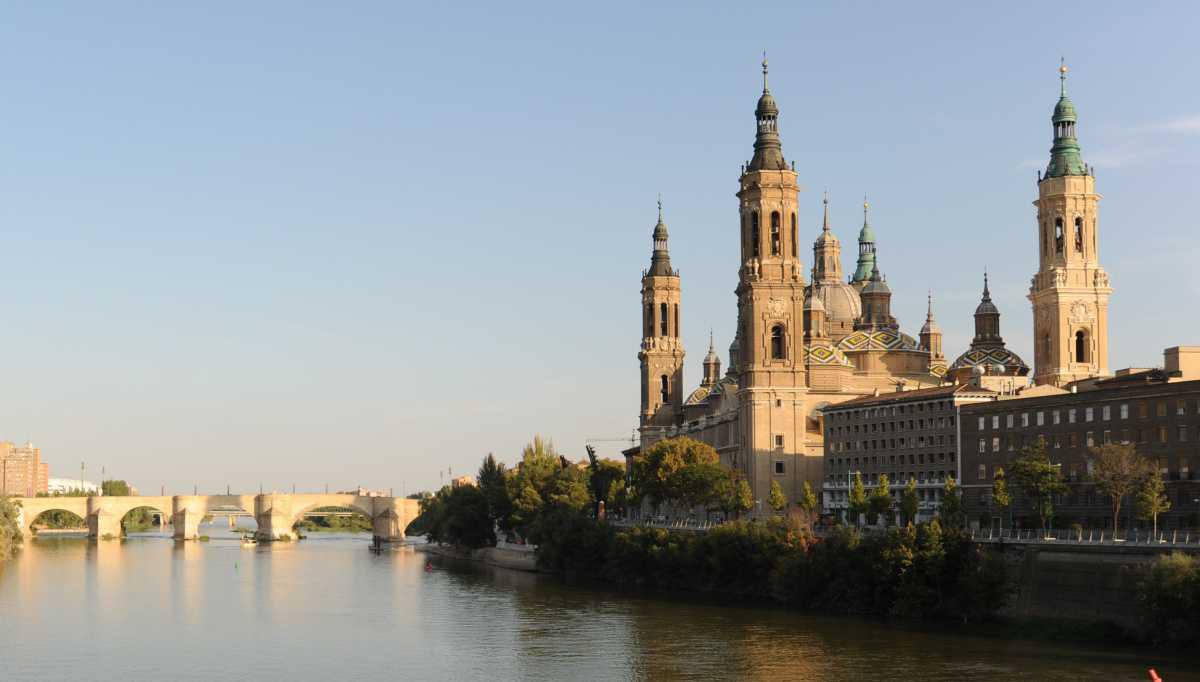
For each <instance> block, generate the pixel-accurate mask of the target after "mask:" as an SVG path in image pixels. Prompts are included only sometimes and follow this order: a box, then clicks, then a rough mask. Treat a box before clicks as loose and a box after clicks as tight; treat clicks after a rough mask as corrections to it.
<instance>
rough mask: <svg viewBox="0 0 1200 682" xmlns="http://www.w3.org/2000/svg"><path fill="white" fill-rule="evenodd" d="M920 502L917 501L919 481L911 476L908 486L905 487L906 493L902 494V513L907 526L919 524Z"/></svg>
mask: <svg viewBox="0 0 1200 682" xmlns="http://www.w3.org/2000/svg"><path fill="white" fill-rule="evenodd" d="M918 507H919V502H918V500H917V479H915V478H912V477H911V476H910V477H909V479H908V485H905V486H904V492H902V493H900V513H901V514H902V515H903V516H904V523H905V525H909V524H915V523H916V522H917V508H918Z"/></svg>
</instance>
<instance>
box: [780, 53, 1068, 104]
mask: <svg viewBox="0 0 1200 682" xmlns="http://www.w3.org/2000/svg"><path fill="white" fill-rule="evenodd" d="M764 63H765V62H764ZM1058 80H1059V83H1060V85H1061V90H1060V92H1059V95H1058V96H1059V97H1066V96H1067V58H1066V57H1059V58H1058Z"/></svg>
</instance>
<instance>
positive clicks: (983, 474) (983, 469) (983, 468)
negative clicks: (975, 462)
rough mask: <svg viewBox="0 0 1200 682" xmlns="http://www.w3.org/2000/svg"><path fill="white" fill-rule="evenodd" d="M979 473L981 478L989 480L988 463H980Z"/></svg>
mask: <svg viewBox="0 0 1200 682" xmlns="http://www.w3.org/2000/svg"><path fill="white" fill-rule="evenodd" d="M978 473H979V480H981V481H986V480H987V465H986V464H980V465H979V472H978Z"/></svg>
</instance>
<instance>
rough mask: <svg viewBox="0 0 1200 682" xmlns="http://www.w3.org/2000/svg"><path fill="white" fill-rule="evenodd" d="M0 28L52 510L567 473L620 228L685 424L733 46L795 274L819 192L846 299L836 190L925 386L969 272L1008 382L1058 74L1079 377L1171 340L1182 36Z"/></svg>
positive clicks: (609, 355) (8, 194) (564, 18)
mask: <svg viewBox="0 0 1200 682" xmlns="http://www.w3.org/2000/svg"><path fill="white" fill-rule="evenodd" d="M4 19H5V20H4V21H3V22H0V57H3V59H2V60H0V63H2V64H3V65H4V66H3V67H0V69H2V73H3V85H4V96H3V99H4V106H3V108H0V145H2V149H3V153H4V156H5V159H6V161H7V163H6V164H5V165H4V169H3V171H0V172H2V173H3V177H2V179H0V218H2V220H3V224H4V227H5V229H4V230H3V233H2V234H3V243H2V245H0V246H2V248H3V249H4V250H5V253H6V255H7V263H8V268H7V275H8V277H7V282H6V284H7V286H6V287H5V290H4V294H3V297H2V298H0V305H3V307H4V310H5V315H6V317H7V320H8V323H9V328H10V332H9V333H8V334H7V349H8V352H7V354H6V355H7V357H8V360H9V362H8V365H7V369H8V378H9V390H8V391H6V394H5V396H4V398H3V402H2V405H3V419H2V420H0V439H5V440H12V441H15V442H24V441H27V440H28V441H33V442H34V443H35V444H37V445H38V446H40V447H41V448H42V452H43V457H44V459H45V460H46V461H48V462H49V463H50V474H51V476H54V477H62V478H71V477H72V476H74V475H78V472H79V463H80V462H81V461H86V462H87V468H88V477H89V478H91V479H93V480H95V479H98V478H99V475H98V474H99V471H100V467H101V466H104V467H105V469H106V471H107V472H108V474H109V476H110V477H116V478H124V479H127V480H129V481H130V482H131V483H133V484H134V485H136V486H138V487H140V488H141V489H142V490H143V491H155V492H157V490H158V488H159V486H160V485H162V486H165V487H166V488H167V490H168V492H172V491H173V492H183V491H190V490H191V489H192V487H193V485H197V486H199V488H200V489H201V490H202V491H205V490H209V491H215V490H224V489H225V487H226V485H227V484H228V485H230V486H231V487H232V488H234V489H238V490H243V491H253V490H257V489H258V487H259V485H260V484H262V485H263V486H265V488H267V489H279V490H286V489H290V488H291V486H292V485H293V484H295V485H296V486H297V487H298V488H299V489H308V490H316V489H321V488H322V487H323V486H324V485H325V484H328V485H329V486H330V488H331V489H339V488H345V487H350V486H354V485H359V484H361V485H364V486H368V487H375V488H388V487H393V488H394V489H395V490H396V491H397V492H400V490H401V488H402V487H403V488H404V489H405V490H406V491H407V492H412V491H414V490H417V489H422V488H431V487H433V486H435V485H437V484H438V483H439V472H448V470H450V469H452V470H453V473H454V475H459V474H463V473H474V472H475V470H476V469H477V467H478V464H479V460H480V458H481V457H483V456H484V455H485V454H487V453H488V452H494V453H495V454H496V455H497V457H498V458H500V459H502V460H505V461H508V462H512V461H514V460H515V459H516V458H517V457H518V455H519V452H520V448H521V446H522V445H523V444H524V443H526V442H527V441H529V440H530V439H531V438H532V437H533V435H534V434H537V433H540V434H542V435H544V436H546V437H548V438H551V439H553V440H554V442H555V443H556V445H557V446H558V447H559V449H560V450H561V451H563V453H564V454H567V455H569V456H570V457H572V458H574V459H579V458H581V457H583V456H584V450H583V446H584V440H585V439H586V438H604V439H619V438H625V437H628V436H629V434H630V433H631V432H632V430H633V429H634V427H635V426H636V423H637V411H638V395H637V390H638V371H637V359H636V353H637V348H638V344H639V341H640V314H639V307H640V306H639V294H638V291H639V277H640V274H641V270H642V269H643V268H645V267H646V266H647V265H648V263H649V257H650V245H651V242H650V231H651V229H652V227H653V225H654V222H655V199H656V196H657V195H658V194H659V193H661V194H662V196H663V203H664V212H665V218H666V222H667V225H668V227H669V229H670V235H671V241H670V246H671V258H672V262H673V264H674V265H675V267H677V268H679V269H680V271H681V275H682V288H683V302H682V327H683V330H684V334H683V338H684V343H685V346H686V348H687V352H688V354H687V367H686V370H685V376H686V381H687V384H688V386H689V389H690V387H692V386H694V385H696V384H697V383H698V381H699V378H700V360H701V358H702V357H703V355H704V353H705V351H706V350H707V346H708V339H709V331H710V329H711V330H713V333H714V335H715V338H716V345H717V349H718V352H719V353H720V355H721V357H722V362H725V361H726V360H727V347H728V345H729V342H730V339H731V334H732V332H733V328H734V321H735V314H736V302H735V298H734V294H733V289H734V286H735V285H736V272H737V266H738V263H737V261H738V256H737V203H736V199H735V197H734V196H733V194H734V192H735V191H736V189H737V176H738V171H739V166H740V164H741V163H742V162H744V161H745V160H746V159H747V158H749V156H750V155H751V145H752V142H753V133H754V119H753V109H754V104H755V101H756V99H757V97H758V95H759V92H760V91H761V75H760V71H759V62H760V60H761V58H762V57H761V53H762V51H763V50H766V52H767V55H768V58H769V60H770V64H771V73H770V79H771V90H772V92H773V94H774V96H775V98H776V100H777V102H778V103H779V107H780V109H781V115H780V131H781V135H782V139H783V150H784V155H785V156H786V158H787V159H788V160H790V161H793V160H794V161H795V164H796V169H797V171H798V172H799V174H800V179H801V184H802V186H803V187H804V191H803V192H802V193H801V197H800V224H801V238H802V241H803V243H804V245H805V246H807V245H808V244H809V240H811V239H813V238H815V237H816V235H817V233H818V231H819V229H820V220H821V201H820V197H821V193H822V191H823V190H824V189H826V188H827V189H828V190H829V192H830V199H831V214H832V223H833V227H834V231H835V233H836V234H837V236H838V237H839V238H840V240H841V242H842V248H843V268H844V269H846V270H848V271H849V270H851V269H852V266H853V258H854V250H855V239H856V236H857V233H858V229H859V227H860V226H861V224H862V197H863V195H864V193H865V194H867V195H869V197H870V203H871V206H872V209H871V223H872V226H873V227H874V229H875V232H876V235H877V239H878V248H879V264H880V268H881V270H882V272H883V273H884V274H885V275H886V276H887V278H888V283H889V284H890V285H891V288H892V291H893V293H894V296H893V312H894V313H895V314H896V316H897V318H898V319H899V320H900V323H901V327H902V329H903V330H904V331H905V332H906V333H908V334H911V335H914V336H915V335H916V333H917V330H918V329H919V328H920V326H921V323H922V321H923V320H924V316H925V296H926V291H927V290H929V289H932V290H933V296H934V309H935V313H936V316H937V320H938V322H939V323H940V324H941V326H942V328H943V330H944V332H945V341H944V348H945V352H946V355H947V356H948V358H950V359H953V358H954V357H956V356H957V355H958V354H959V353H961V352H962V351H963V350H965V349H966V347H967V344H968V343H969V341H970V338H971V335H972V329H973V328H972V324H973V321H972V318H971V313H972V312H973V310H974V308H975V305H976V304H977V303H978V300H979V294H980V290H981V288H982V273H983V270H984V268H985V267H986V268H987V269H988V272H989V274H990V283H991V292H992V297H993V299H994V300H995V302H996V304H997V306H998V307H999V308H1000V311H1001V313H1002V315H1003V317H1002V322H1001V325H1002V326H1001V329H1002V332H1003V335H1004V338H1005V340H1006V341H1007V342H1008V347H1009V348H1010V349H1012V350H1014V351H1015V352H1017V353H1018V354H1019V355H1021V356H1022V357H1023V358H1024V359H1025V360H1026V362H1027V363H1029V364H1032V359H1033V358H1032V348H1031V343H1030V328H1031V316H1030V308H1029V303H1028V301H1026V299H1025V294H1026V292H1027V290H1028V286H1029V277H1030V276H1031V275H1032V274H1033V272H1034V270H1035V267H1036V261H1037V244H1036V234H1035V225H1034V209H1033V207H1032V205H1031V204H1032V202H1033V200H1034V199H1035V198H1036V186H1035V180H1036V173H1037V170H1038V169H1040V168H1044V167H1045V163H1046V160H1047V158H1048V150H1049V147H1050V141H1051V128H1050V121H1049V119H1050V114H1051V111H1052V109H1053V107H1054V104H1055V101H1056V99H1057V96H1058V88H1059V82H1058V78H1057V67H1058V62H1059V57H1060V55H1065V57H1066V61H1067V64H1068V66H1069V67H1070V69H1071V70H1070V77H1069V80H1068V88H1069V91H1070V94H1071V97H1072V100H1073V101H1074V103H1075V105H1076V107H1077V109H1078V112H1079V127H1078V130H1079V138H1080V143H1081V146H1082V149H1083V158H1084V160H1085V161H1086V162H1087V163H1089V164H1092V165H1094V166H1095V168H1096V177H1097V180H1096V182H1097V187H1098V191H1099V192H1100V193H1101V194H1102V195H1103V196H1104V199H1103V200H1102V201H1101V203H1100V221H1099V230H1100V232H1099V251H1100V261H1101V264H1102V265H1103V266H1104V267H1105V268H1106V270H1107V271H1108V273H1109V275H1110V277H1111V281H1112V285H1113V287H1114V290H1115V291H1114V294H1113V297H1112V303H1111V308H1110V315H1109V324H1110V326H1109V336H1110V366H1111V368H1113V369H1117V368H1121V367H1127V366H1154V365H1160V364H1161V363H1162V355H1161V353H1162V350H1163V348H1165V347H1167V346H1173V345H1189V344H1197V345H1200V322H1197V321H1196V320H1192V319H1190V318H1188V317H1187V316H1186V310H1188V309H1189V308H1188V305H1187V304H1188V303H1189V302H1190V301H1191V300H1193V299H1194V298H1195V297H1196V294H1197V286H1196V280H1195V278H1194V277H1190V276H1189V275H1191V274H1192V273H1191V271H1190V268H1191V267H1193V266H1192V265H1191V264H1192V263H1193V262H1195V261H1196V259H1197V256H1198V255H1200V253H1198V249H1197V244H1196V241H1195V238H1194V234H1193V230H1192V229H1191V226H1192V225H1193V224H1194V222H1195V219H1194V218H1191V217H1189V216H1190V214H1189V213H1188V210H1189V209H1190V208H1191V206H1190V201H1189V199H1191V197H1193V196H1194V195H1195V194H1196V184H1197V183H1196V178H1197V165H1198V159H1200V155H1198V154H1197V152H1198V151H1200V94H1198V93H1197V92H1196V90H1195V88H1189V87H1187V84H1188V83H1189V82H1190V81H1189V80H1188V74H1193V73H1195V72H1196V69H1197V67H1198V66H1200V55H1197V53H1196V51H1195V49H1194V47H1193V45H1194V35H1193V34H1194V32H1195V28H1196V26H1197V23H1198V19H1200V9H1197V8H1195V7H1192V6H1187V5H1176V4H1170V3H1161V4H1158V3H1155V4H1153V9H1152V10H1151V9H1147V8H1146V6H1136V7H1135V6H1105V5H1097V4H1084V3H1064V4H1059V5H1055V6H1054V9H1053V16H1051V12H1049V11H1048V9H1047V8H1046V6H1045V5H1037V4H1033V3H1029V4H1023V5H1018V6H1013V7H1005V8H1004V10H1003V11H989V10H986V9H983V8H979V9H976V8H972V7H968V6H964V5H961V4H944V5H940V6H930V7H928V8H926V9H921V10H915V9H912V8H910V7H907V6H905V7H901V6H889V5H882V6H875V7H868V6H866V5H850V6H845V7H842V6H829V7H798V6H794V5H788V4H783V5H778V6H771V7H763V8H761V9H759V10H758V11H752V10H750V9H748V8H746V7H745V6H740V5H734V6H728V7H725V8H721V7H717V6H693V5H678V6H672V7H643V6H642V5H640V4H636V3H630V4H618V5H612V4H609V5H603V6H589V7H586V8H572V7H565V6H561V5H554V4H549V5H540V6H534V5H524V6H512V7H505V8H503V9H500V8H498V7H495V6H492V5H488V4H479V5H455V6H453V7H434V6H428V5H426V6H401V5H395V4H392V3H374V2H361V3H353V4H352V5H350V6H346V5H338V6H332V5H331V6H327V7H297V6H294V5H292V4H288V3H258V4H255V5H253V6H242V5H226V6H222V7H220V8H217V7H213V6H195V7H166V6H155V5H145V4H142V3H138V4H135V3H105V4H104V5H88V4H77V5H69V6H68V5H58V6H52V5H49V4H42V3H39V4H24V5H19V6H12V7H9V8H8V9H7V10H6V11H5V12H4ZM1160 253H1161V254H1163V255H1171V256H1172V257H1173V258H1172V261H1171V262H1170V264H1169V265H1167V264H1165V263H1164V264H1160V263H1158V262H1156V260H1157V259H1155V258H1154V257H1155V256H1158V255H1159V254H1160ZM802 260H803V261H804V262H805V264H806V266H808V265H810V264H811V250H808V249H806V251H805V252H804V253H802ZM1161 292H1166V293H1165V294H1164V293H1161ZM1181 304H1182V305H1181ZM598 445H599V447H600V451H601V453H602V454H604V455H607V456H617V455H618V453H619V450H620V449H622V448H623V447H625V445H623V444H622V443H620V442H617V441H612V440H607V441H605V442H601V443H599V444H598Z"/></svg>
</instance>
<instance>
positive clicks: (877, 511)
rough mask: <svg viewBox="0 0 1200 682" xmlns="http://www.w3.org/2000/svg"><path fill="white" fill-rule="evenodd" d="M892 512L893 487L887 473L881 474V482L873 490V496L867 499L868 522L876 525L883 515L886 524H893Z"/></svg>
mask: <svg viewBox="0 0 1200 682" xmlns="http://www.w3.org/2000/svg"><path fill="white" fill-rule="evenodd" d="M891 512H892V488H891V485H890V483H889V481H888V477H887V474H879V483H878V484H877V485H876V486H875V489H874V490H872V491H871V497H870V498H869V499H868V500H867V522H868V523H870V524H871V525H875V523H876V522H877V521H878V520H879V517H880V516H883V523H884V525H891V522H892V514H891Z"/></svg>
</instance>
